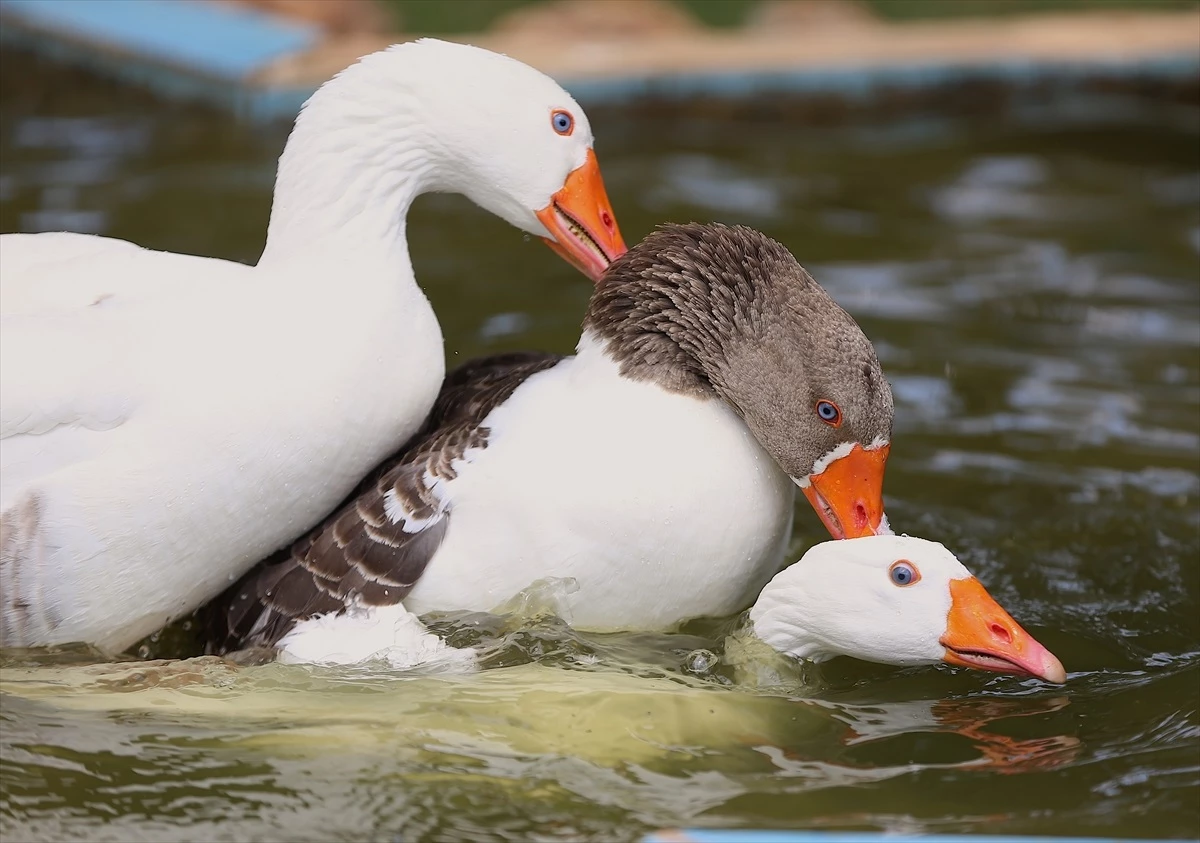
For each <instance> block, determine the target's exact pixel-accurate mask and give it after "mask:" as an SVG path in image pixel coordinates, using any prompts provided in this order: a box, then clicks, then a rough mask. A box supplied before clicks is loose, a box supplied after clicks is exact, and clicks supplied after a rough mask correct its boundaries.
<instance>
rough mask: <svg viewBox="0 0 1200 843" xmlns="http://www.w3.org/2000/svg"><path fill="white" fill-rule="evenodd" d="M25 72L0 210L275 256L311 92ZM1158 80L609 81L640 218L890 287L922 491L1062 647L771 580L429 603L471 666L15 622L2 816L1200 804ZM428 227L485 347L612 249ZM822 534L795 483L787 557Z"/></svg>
mask: <svg viewBox="0 0 1200 843" xmlns="http://www.w3.org/2000/svg"><path fill="white" fill-rule="evenodd" d="M0 71H3V72H0V94H2V96H0V156H2V164H3V166H2V169H0V230H3V231H38V230H54V229H63V228H66V229H73V230H77V231H88V232H95V233H103V234H107V235H112V236H115V237H120V238H126V239H131V240H135V241H137V242H139V243H141V244H143V245H146V246H149V247H152V248H157V249H168V250H173V251H181V252H190V253H194V254H202V255H213V256H219V257H225V258H231V259H236V260H242V261H253V260H255V259H256V258H257V255H258V253H259V250H260V249H261V247H262V243H263V238H264V235H265V230H266V220H267V213H268V210H269V206H270V196H271V187H272V178H273V168H274V160H275V158H276V156H277V155H278V153H279V151H280V149H281V146H282V143H283V140H284V137H285V134H286V127H272V128H268V129H262V128H252V127H246V126H238V125H235V124H233V123H232V122H231V121H229V120H228V119H226V118H225V117H222V116H220V115H214V114H210V113H206V112H203V111H194V110H191V109H186V108H182V107H179V106H170V105H164V104H161V103H156V102H154V101H152V100H149V99H147V98H145V97H142V96H141V95H138V94H135V93H132V92H129V91H124V90H121V89H119V88H115V87H112V86H109V85H107V84H104V83H101V82H98V81H95V80H92V79H89V78H88V77H85V76H80V75H78V74H75V73H73V72H67V71H63V70H60V69H56V68H53V67H47V66H45V65H41V64H39V63H35V62H34V61H32V60H30V59H27V58H24V57H22V56H19V55H13V54H8V55H4V56H3V57H2V58H0ZM1148 93H1152V92H1147V91H1141V92H1140V93H1139V91H1138V90H1133V91H1125V92H1121V91H1109V92H1107V93H1103V94H1100V93H1096V92H1092V93H1091V94H1088V95H1086V96H1085V95H1083V94H1080V95H1069V96H1068V95H1046V96H1041V97H1034V98H1033V100H1032V101H1029V102H1024V101H1017V100H1011V101H1008V100H1006V101H1004V102H1003V103H1002V107H998V108H995V109H992V108H976V109H970V110H968V112H969V113H965V114H958V115H953V114H950V113H938V112H937V111H927V110H922V111H919V112H913V113H911V114H905V115H899V114H891V115H890V116H888V117H886V119H885V118H884V117H883V116H878V115H877V116H875V117H872V116H871V114H870V112H869V110H867V112H866V113H864V114H860V115H858V116H855V117H853V118H852V119H851V118H847V119H833V120H818V119H816V118H815V117H814V118H813V119H812V120H811V121H810V120H808V119H807V117H806V115H808V114H809V112H808V111H806V110H805V109H803V108H787V107H766V108H755V109H744V110H738V109H731V108H728V107H712V106H710V107H703V106H702V105H701V104H695V105H694V106H685V105H678V104H676V105H666V104H664V105H662V106H654V107H651V106H649V105H643V106H639V107H637V108H630V109H618V108H608V109H605V110H592V113H591V117H592V122H593V125H594V126H595V128H596V132H597V135H598V138H599V141H598V152H599V155H600V160H601V165H602V167H603V170H604V175H605V179H606V181H607V185H608V190H609V195H610V196H611V198H612V200H613V203H614V207H615V208H616V210H617V213H618V215H619V217H620V221H621V225H622V228H623V230H624V233H625V236H626V239H627V240H629V241H630V242H633V241H635V240H637V239H639V238H640V237H641V236H643V235H644V234H645V233H646V232H647V231H649V230H650V229H651V228H652V227H653V225H655V224H656V223H659V222H662V221H667V220H674V221H685V220H691V219H695V220H712V219H716V220H722V221H725V222H741V223H746V224H749V225H752V226H755V227H757V228H761V229H762V230H764V231H765V232H767V233H768V234H770V235H772V236H774V237H776V238H778V239H780V240H782V241H783V242H784V243H785V244H786V245H787V246H788V247H789V248H790V249H791V250H792V251H793V252H794V253H795V254H796V255H797V257H798V258H799V259H800V261H801V263H803V264H804V265H805V266H806V267H807V268H808V269H809V270H810V271H811V272H812V273H813V274H814V275H815V277H816V278H817V279H818V280H819V281H820V282H821V283H823V284H824V285H825V286H826V287H827V289H829V291H830V292H831V293H832V295H833V296H834V297H835V298H836V299H837V300H838V301H839V302H840V303H841V304H842V305H843V306H845V307H846V308H847V309H848V310H849V311H850V312H851V313H852V314H853V315H855V316H856V317H857V318H858V319H859V320H860V322H861V324H862V325H863V328H864V330H865V331H866V332H867V334H868V336H869V337H871V338H872V340H873V341H874V342H875V344H876V346H877V348H878V351H879V356H880V358H881V360H882V362H883V365H884V368H885V370H886V372H887V374H888V377H889V379H890V381H891V383H892V387H893V390H894V392H895V398H896V427H895V437H894V444H893V447H892V457H891V461H890V467H889V471H888V478H887V485H886V488H885V496H886V500H887V511H888V514H889V517H890V519H891V522H892V524H893V526H894V527H895V528H896V529H897V530H898V531H901V532H908V533H911V534H916V535H921V536H924V537H927V538H931V539H935V540H938V541H942V542H944V543H946V544H947V546H949V547H950V548H951V549H953V550H955V551H956V552H957V553H958V554H959V555H960V557H961V558H962V559H963V560H964V562H965V563H966V564H967V565H968V567H970V568H972V569H973V570H974V571H975V573H976V574H978V575H979V577H980V578H981V579H982V580H983V581H984V583H985V584H986V585H987V586H988V588H989V589H990V590H991V592H992V594H993V595H994V596H995V597H996V598H997V599H998V600H999V601H1000V602H1001V603H1002V604H1004V605H1005V607H1006V608H1008V609H1009V611H1010V612H1011V613H1012V614H1013V615H1014V616H1015V617H1016V618H1017V619H1018V620H1019V621H1020V622H1021V623H1022V624H1023V625H1024V626H1025V627H1026V628H1027V629H1029V630H1030V632H1032V633H1033V634H1034V636H1035V637H1037V638H1038V639H1039V640H1040V641H1042V642H1043V643H1044V644H1046V645H1047V646H1048V647H1049V648H1050V649H1051V650H1052V651H1053V652H1054V653H1055V654H1056V655H1058V656H1059V657H1060V658H1061V659H1062V661H1063V663H1064V664H1065V665H1066V667H1067V670H1068V672H1069V676H1070V678H1069V681H1068V683H1067V684H1066V685H1065V686H1062V687H1056V686H1050V685H1046V684H1044V683H1041V682H1039V681H1037V680H1021V679H1016V678H1012V677H1005V676H995V675H984V674H978V673H969V672H964V671H959V670H955V669H950V668H930V669H893V668H885V667H878V666H872V665H867V664H862V663H857V662H854V661H851V660H848V659H838V660H835V661H832V662H828V663H826V664H823V665H821V666H819V667H815V668H814V667H812V666H807V667H801V666H795V665H788V664H778V663H773V664H769V665H767V664H761V663H757V662H755V661H754V660H753V659H751V658H749V657H747V656H745V654H743V653H742V652H741V651H740V649H739V648H738V647H737V646H736V644H737V642H736V640H734V641H732V642H730V641H727V636H728V634H729V633H730V631H731V630H732V629H733V628H734V627H735V625H736V623H737V619H736V618H735V619H711V620H704V621H698V622H695V623H692V624H690V625H688V626H687V627H686V628H685V629H684V630H682V631H680V632H678V633H674V634H653V635H651V634H641V635H637V634H628V635H589V634H581V633H577V632H574V631H572V630H571V629H570V628H569V627H567V626H566V625H565V624H563V623H562V622H561V621H558V620H557V619H555V618H553V617H551V616H547V615H546V614H544V613H540V614H539V613H536V612H533V613H526V614H524V615H521V614H517V615H513V616H503V617H501V616H488V617H483V618H480V617H478V616H475V617H471V618H462V617H454V616H449V617H442V618H437V619H434V626H435V628H436V629H438V630H439V631H441V632H443V633H445V634H447V635H450V636H451V637H452V638H453V639H454V640H455V641H456V643H464V642H470V643H474V644H478V645H479V646H482V647H484V649H485V650H486V652H487V653H488V657H487V664H488V665H489V666H490V667H491V668H493V669H490V670H487V671H484V672H482V673H479V674H477V675H473V676H449V675H419V676H405V677H403V678H398V677H396V676H389V675H387V674H386V673H383V672H381V671H378V670H375V671H372V670H367V669H358V670H341V671H338V670H331V669H309V668H304V667H296V666H281V665H267V666H260V667H250V668H235V667H233V666H230V665H227V664H225V663H224V662H220V661H218V660H214V659H192V660H188V661H182V662H169V661H163V662H155V663H151V664H146V663H141V664H134V663H115V664H114V663H109V664H99V663H96V662H95V659H94V658H92V657H91V656H90V655H89V654H88V653H86V652H82V651H70V650H68V651H65V652H58V653H34V654H29V653H20V654H17V653H9V654H6V655H5V656H4V659H3V662H2V665H0V671H2V673H0V676H2V680H3V684H2V688H0V700H2V706H0V755H2V758H3V771H2V778H0V781H2V782H3V793H2V796H0V833H2V836H3V837H4V838H5V839H8V840H56V839H65V838H70V839H75V840H121V841H174V840H178V841H183V840H196V839H206V840H289V841H300V840H312V841H328V840H363V839H378V840H394V841H422V840H461V841H476V840H493V839H495V840H525V839H531V838H534V837H536V838H537V839H545V840H553V839H585V840H616V839H622V840H631V839H635V838H636V837H638V836H639V835H640V834H642V833H643V832H646V831H649V830H652V829H655V828H661V827H672V826H706V827H722V828H765V827H770V828H813V829H877V830H891V831H897V832H902V831H908V832H917V831H928V832H977V833H1012V834H1031V835H1049V834H1058V835H1087V834H1096V835H1098V834H1111V835H1115V836H1120V837H1142V838H1166V837H1195V836H1197V834H1200V564H1198V560H1200V509H1198V502H1200V142H1198V139H1200V137H1198V136H1200V105H1198V103H1197V99H1196V97H1195V96H1188V97H1182V98H1180V97H1166V96H1150V95H1148ZM1089 97H1090V98H1089ZM409 230H410V236H411V238H412V241H413V242H412V251H413V258H414V264H415V267H416V272H417V277H418V279H419V280H420V281H421V283H422V285H423V286H424V288H425V290H426V291H427V292H428V294H429V296H430V298H431V300H432V301H433V304H434V307H435V309H436V310H437V312H438V314H439V317H440V318H441V322H442V325H443V328H444V330H445V335H446V350H447V355H448V358H449V360H450V362H451V363H452V364H453V363H454V362H455V361H458V360H461V359H465V358H467V357H469V356H472V355H477V354H480V353H488V352H494V351H500V350H507V349H513V348H539V349H548V350H555V351H560V352H567V351H569V350H570V349H571V347H572V345H573V343H574V340H575V339H576V338H577V337H578V325H579V320H580V318H581V315H582V313H583V310H584V305H585V303H586V301H587V297H588V294H589V287H588V285H587V283H586V281H585V280H584V279H583V278H582V276H578V275H576V274H575V273H573V271H572V270H570V269H569V268H568V267H567V266H566V265H565V264H563V263H561V262H560V261H559V260H558V259H556V258H555V257H554V256H553V255H552V254H551V252H550V251H549V250H547V249H546V248H545V247H544V246H542V245H541V244H539V243H537V242H536V241H530V240H529V239H528V238H524V237H522V235H521V234H520V233H518V232H515V231H514V230H512V229H510V228H508V227H507V226H506V225H505V224H504V223H502V222H500V221H499V220H497V219H494V218H492V217H489V216H488V215H486V214H484V213H483V212H481V211H479V210H477V209H475V208H473V207H472V206H470V205H469V204H468V203H467V202H466V201H465V200H462V199H461V198H458V197H446V196H433V197H426V198H424V199H422V200H420V202H419V203H418V205H417V207H416V209H415V211H414V215H413V218H412V220H411V223H410V228H409ZM0 260H2V256H0ZM0 265H2V264H0ZM219 339H220V337H219V331H216V332H214V342H217V341H219ZM823 535H824V533H823V529H822V528H821V526H820V524H819V522H818V521H817V519H816V517H815V516H814V515H813V513H812V512H811V511H810V510H809V509H808V508H807V505H805V504H803V502H802V503H801V505H800V508H799V509H798V510H797V519H796V534H795V537H794V541H793V556H794V557H799V555H800V554H801V553H802V552H803V549H804V548H805V547H807V546H808V545H810V544H811V543H813V542H815V541H818V540H821V539H822V538H823ZM174 635H176V636H178V639H172V640H173V641H174V642H175V643H174V644H172V646H174V647H176V648H179V647H185V646H186V638H187V630H186V629H185V628H183V626H181V627H180V628H179V629H177V630H176V631H175V633H174ZM179 640H182V641H184V642H185V643H184V644H180V643H179ZM167 643H169V642H167ZM167 643H164V642H161V641H160V642H157V644H156V645H155V646H156V647H159V649H160V652H163V651H166V650H169V649H170V647H168V646H167ZM148 652H150V651H149V650H146V651H143V655H144V654H146V653H148Z"/></svg>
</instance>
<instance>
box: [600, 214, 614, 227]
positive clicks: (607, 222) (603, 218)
mask: <svg viewBox="0 0 1200 843" xmlns="http://www.w3.org/2000/svg"><path fill="white" fill-rule="evenodd" d="M600 222H602V223H604V227H605V228H607V229H608V230H609V231H611V230H612V224H613V221H612V214H610V213H609V212H608V211H601V212H600Z"/></svg>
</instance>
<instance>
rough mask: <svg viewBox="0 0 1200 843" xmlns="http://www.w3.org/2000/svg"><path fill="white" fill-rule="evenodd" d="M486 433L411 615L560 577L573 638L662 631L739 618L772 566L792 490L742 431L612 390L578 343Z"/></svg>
mask: <svg viewBox="0 0 1200 843" xmlns="http://www.w3.org/2000/svg"><path fill="white" fill-rule="evenodd" d="M483 426H484V427H487V428H488V429H489V430H490V431H491V434H490V436H489V440H488V446H487V448H485V449H483V450H481V451H480V452H479V453H478V454H477V455H475V456H473V457H471V458H470V459H468V460H464V461H463V464H462V466H461V469H460V471H459V473H458V477H457V478H455V479H454V480H451V481H450V482H448V483H446V484H445V487H444V494H445V495H446V496H447V497H449V498H452V500H453V517H452V519H451V524H450V526H449V527H448V529H447V532H446V538H445V540H444V541H443V543H442V545H441V547H440V548H439V549H438V552H437V555H436V556H435V557H434V558H433V560H432V562H431V563H430V565H429V568H428V569H427V571H426V572H425V574H424V576H422V577H421V579H420V580H419V581H418V582H417V585H416V587H415V588H414V589H413V591H412V593H411V594H409V596H408V597H407V598H405V605H406V607H407V608H408V609H409V610H410V611H413V612H416V613H417V614H423V613H425V612H430V611H436V610H450V609H475V610H481V611H487V610H491V609H495V608H496V607H497V606H499V605H501V604H502V603H503V602H504V601H505V600H507V599H509V598H510V597H512V596H513V595H514V594H516V593H517V592H519V591H521V590H522V589H524V588H526V587H528V586H529V585H530V584H531V583H533V582H535V581H536V580H539V579H546V578H562V579H566V580H572V581H574V584H575V585H577V586H578V588H577V590H573V591H571V593H570V594H569V595H568V596H567V597H566V600H567V607H568V608H567V612H568V614H567V615H566V618H567V620H569V621H570V622H571V623H572V624H573V625H575V626H576V627H578V628H580V629H590V630H617V629H666V628H670V627H672V626H674V625H676V624H678V623H680V622H681V621H684V620H686V619H688V618H695V617H702V616H720V615H727V614H730V613H732V612H735V611H737V610H739V609H741V608H743V607H744V606H745V605H746V604H747V603H748V602H750V600H752V599H753V597H754V595H755V594H757V593H758V592H759V590H760V589H761V588H762V587H763V585H765V584H766V582H767V580H769V579H770V578H771V576H772V575H774V574H775V572H776V571H777V570H779V567H780V565H781V563H782V562H783V558H784V551H785V550H786V546H787V542H788V539H789V538H790V535H791V527H792V514H793V511H794V506H793V503H794V499H795V494H794V491H795V486H794V485H793V484H792V482H791V480H790V479H789V478H788V477H787V475H786V474H784V473H783V472H782V471H781V470H780V469H779V466H778V465H777V464H776V463H775V461H774V460H773V459H772V458H771V456H770V455H769V454H768V453H767V452H766V451H764V450H763V449H762V446H761V445H759V443H758V442H757V441H756V440H755V438H754V436H753V435H752V434H751V433H750V431H749V430H748V429H747V428H746V425H745V424H744V423H743V422H742V421H741V419H739V418H738V417H737V415H736V414H735V413H734V412H733V411H732V410H731V409H729V407H728V406H727V405H725V403H724V402H722V401H720V400H717V399H716V398H708V399H702V398H698V397H694V396H690V395H682V394H679V393H673V392H668V391H666V390H663V389H662V388H661V387H659V386H657V385H655V384H651V383H646V382H639V381H634V380H630V379H629V378H625V377H622V376H621V375H620V372H619V369H618V366H617V364H616V363H614V362H613V360H612V359H611V358H610V357H609V356H608V355H607V354H606V352H605V350H604V348H603V345H602V344H601V343H598V342H597V341H595V340H594V339H593V338H591V337H590V336H587V335H585V336H584V338H583V340H582V341H581V343H580V347H579V352H578V354H577V355H576V356H575V357H570V358H567V359H565V360H563V361H562V362H560V363H559V364H557V365H556V366H554V367H553V368H551V369H548V370H546V371H544V372H539V373H538V374H535V375H532V376H531V377H530V378H529V379H528V380H526V381H525V382H524V383H523V384H522V385H521V386H519V387H518V388H517V389H516V391H515V392H514V393H513V395H512V396H511V398H509V400H507V401H505V402H504V403H503V404H502V405H501V406H499V407H497V408H496V409H495V410H493V411H492V412H491V413H490V414H489V415H488V416H487V417H486V419H485V420H484V422H483ZM481 560H486V564H480V561H481Z"/></svg>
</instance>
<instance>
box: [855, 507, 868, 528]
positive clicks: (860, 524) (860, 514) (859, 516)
mask: <svg viewBox="0 0 1200 843" xmlns="http://www.w3.org/2000/svg"><path fill="white" fill-rule="evenodd" d="M854 526H855V527H857V528H858V529H860V530H861V529H863V528H864V527H866V526H867V508H866V507H865V506H863V505H862V504H861V503H856V504H855V505H854Z"/></svg>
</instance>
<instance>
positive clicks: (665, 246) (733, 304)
mask: <svg viewBox="0 0 1200 843" xmlns="http://www.w3.org/2000/svg"><path fill="white" fill-rule="evenodd" d="M584 328H585V330H588V331H591V332H592V333H593V334H595V335H597V336H598V337H599V338H600V339H601V340H603V341H604V342H605V343H606V350H607V352H608V354H609V355H610V356H612V357H613V358H614V359H615V360H616V361H617V362H618V363H619V364H620V365H621V370H622V372H623V373H624V374H626V375H627V376H629V377H634V378H642V379H648V380H655V381H657V382H658V383H660V384H662V385H663V386H665V387H667V388H673V389H677V390H680V391H691V392H694V393H697V394H701V395H704V394H709V395H715V396H716V397H719V398H721V399H722V400H723V401H724V402H725V403H726V404H727V405H728V406H729V407H730V408H732V409H733V410H734V412H736V413H737V414H738V415H739V416H741V418H742V420H743V421H744V422H745V424H746V426H747V427H748V428H749V429H750V431H751V433H753V434H754V437H755V438H756V439H757V440H758V442H759V444H761V445H762V447H763V448H764V449H765V450H766V451H767V453H769V454H770V455H771V456H772V457H773V458H774V459H775V461H776V462H777V463H778V464H779V466H780V468H782V469H783V470H784V472H786V473H787V474H788V475H789V476H790V477H791V478H792V480H793V481H794V482H795V483H796V484H797V485H798V486H799V487H800V488H801V489H802V490H803V492H804V494H805V495H806V496H807V497H808V499H809V501H810V503H811V504H812V506H813V509H814V510H815V511H816V513H817V515H818V516H819V517H820V518H821V520H822V521H823V522H824V524H825V526H826V528H827V529H828V530H829V533H830V535H832V536H833V537H834V538H839V539H840V538H852V537H856V536H863V535H873V534H876V533H888V532H890V529H889V528H888V526H887V520H886V518H885V516H884V512H883V475H884V468H885V466H886V463H887V455H888V447H889V445H888V443H889V441H890V438H891V432H892V415H893V405H892V392H891V388H890V387H889V386H888V382H887V379H886V378H885V377H884V375H883V371H882V369H881V367H880V365H879V359H878V357H876V355H875V349H874V347H873V346H872V345H871V342H870V340H868V339H867V337H866V335H864V334H863V332H862V329H861V328H859V326H858V324H857V323H856V322H855V321H854V319H853V318H852V317H851V316H850V315H849V314H848V313H846V311H844V310H842V308H840V307H839V306H838V305H837V303H836V302H834V301H833V299H832V298H830V296H829V294H828V293H826V292H825V290H824V289H822V288H821V286H820V285H819V284H818V283H817V282H816V281H814V280H813V278H812V276H810V275H809V274H808V273H807V272H805V271H804V268H803V267H801V266H800V264H799V263H797V262H796V259H795V258H794V257H793V256H792V255H791V253H790V252H788V250H787V249H786V248H785V247H784V246H782V245H781V244H779V243H777V242H776V241H774V240H772V239H771V238H769V237H767V236H766V235H765V234H762V233H760V232H758V231H755V230H754V229H752V228H747V227H744V226H725V225H720V224H716V223H713V224H705V225H700V224H695V223H691V224H687V225H666V226H662V227H661V228H660V229H658V230H657V231H655V232H653V233H652V234H650V235H649V236H647V237H646V238H645V239H644V240H642V242H640V243H638V244H637V245H635V246H634V247H633V248H632V249H630V250H629V251H628V252H627V253H626V254H625V255H623V256H622V257H621V258H619V259H618V260H617V261H615V262H614V263H613V265H612V266H611V267H609V270H608V272H607V274H606V275H605V276H604V278H603V279H602V280H601V282H600V284H599V285H598V286H597V288H596V291H595V293H594V294H593V296H592V301H591V303H590V305H589V309H588V316H587V318H586V320H585V323H584Z"/></svg>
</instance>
